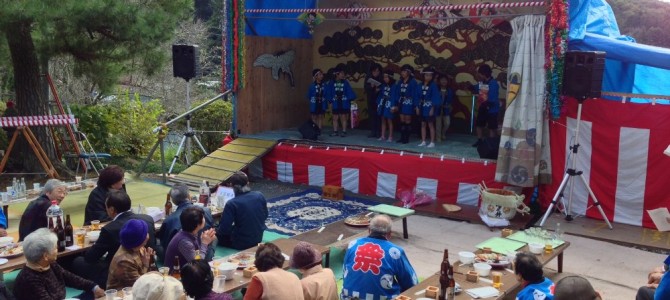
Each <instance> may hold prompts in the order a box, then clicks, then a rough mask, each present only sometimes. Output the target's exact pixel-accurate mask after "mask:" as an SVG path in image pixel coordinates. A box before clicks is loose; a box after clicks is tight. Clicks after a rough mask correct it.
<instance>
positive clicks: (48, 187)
mask: <svg viewBox="0 0 670 300" xmlns="http://www.w3.org/2000/svg"><path fill="white" fill-rule="evenodd" d="M59 187H67V185H66V184H65V182H62V181H60V180H58V179H49V180H47V183H45V184H44V188H43V189H42V193H41V195H46V193H51V192H53V191H54V190H55V189H57V188H59Z"/></svg>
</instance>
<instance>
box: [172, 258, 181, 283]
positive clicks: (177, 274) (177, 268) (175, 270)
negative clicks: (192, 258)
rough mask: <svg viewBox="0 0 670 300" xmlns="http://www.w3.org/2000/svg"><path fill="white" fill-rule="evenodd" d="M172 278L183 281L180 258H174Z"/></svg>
mask: <svg viewBox="0 0 670 300" xmlns="http://www.w3.org/2000/svg"><path fill="white" fill-rule="evenodd" d="M170 275H172V277H174V278H177V280H181V266H180V265H179V256H175V257H174V265H172V274H170Z"/></svg>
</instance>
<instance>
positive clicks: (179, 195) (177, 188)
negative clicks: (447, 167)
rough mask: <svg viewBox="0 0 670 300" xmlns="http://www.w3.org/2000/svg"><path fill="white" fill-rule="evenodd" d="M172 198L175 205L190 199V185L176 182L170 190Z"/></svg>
mask: <svg viewBox="0 0 670 300" xmlns="http://www.w3.org/2000/svg"><path fill="white" fill-rule="evenodd" d="M170 198H172V203H174V204H175V205H179V204H182V203H184V202H186V201H187V200H188V186H187V185H185V184H183V183H175V185H173V186H172V189H171V190H170Z"/></svg>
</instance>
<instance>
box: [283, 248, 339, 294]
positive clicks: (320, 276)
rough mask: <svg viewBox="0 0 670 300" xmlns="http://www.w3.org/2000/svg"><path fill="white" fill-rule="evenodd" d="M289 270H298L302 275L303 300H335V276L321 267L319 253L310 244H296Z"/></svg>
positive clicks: (329, 270)
mask: <svg viewBox="0 0 670 300" xmlns="http://www.w3.org/2000/svg"><path fill="white" fill-rule="evenodd" d="M291 268H294V269H298V271H300V273H301V274H302V280H300V283H301V284H302V292H303V294H304V296H305V300H337V299H340V296H339V295H338V293H337V283H336V282H335V274H333V271H332V270H331V269H328V268H323V267H321V253H319V252H318V251H316V249H314V247H313V246H312V244H310V243H307V242H300V243H298V244H297V245H296V246H295V248H294V249H293V254H292V256H291Z"/></svg>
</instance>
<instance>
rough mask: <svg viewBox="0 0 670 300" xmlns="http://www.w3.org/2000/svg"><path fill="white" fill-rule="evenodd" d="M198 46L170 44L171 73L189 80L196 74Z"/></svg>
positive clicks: (197, 69) (197, 68)
mask: <svg viewBox="0 0 670 300" xmlns="http://www.w3.org/2000/svg"><path fill="white" fill-rule="evenodd" d="M199 69H200V67H199V66H198V46H197V45H172V74H173V75H174V77H179V78H184V79H186V81H189V80H191V79H193V78H195V77H196V76H198V71H199Z"/></svg>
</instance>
